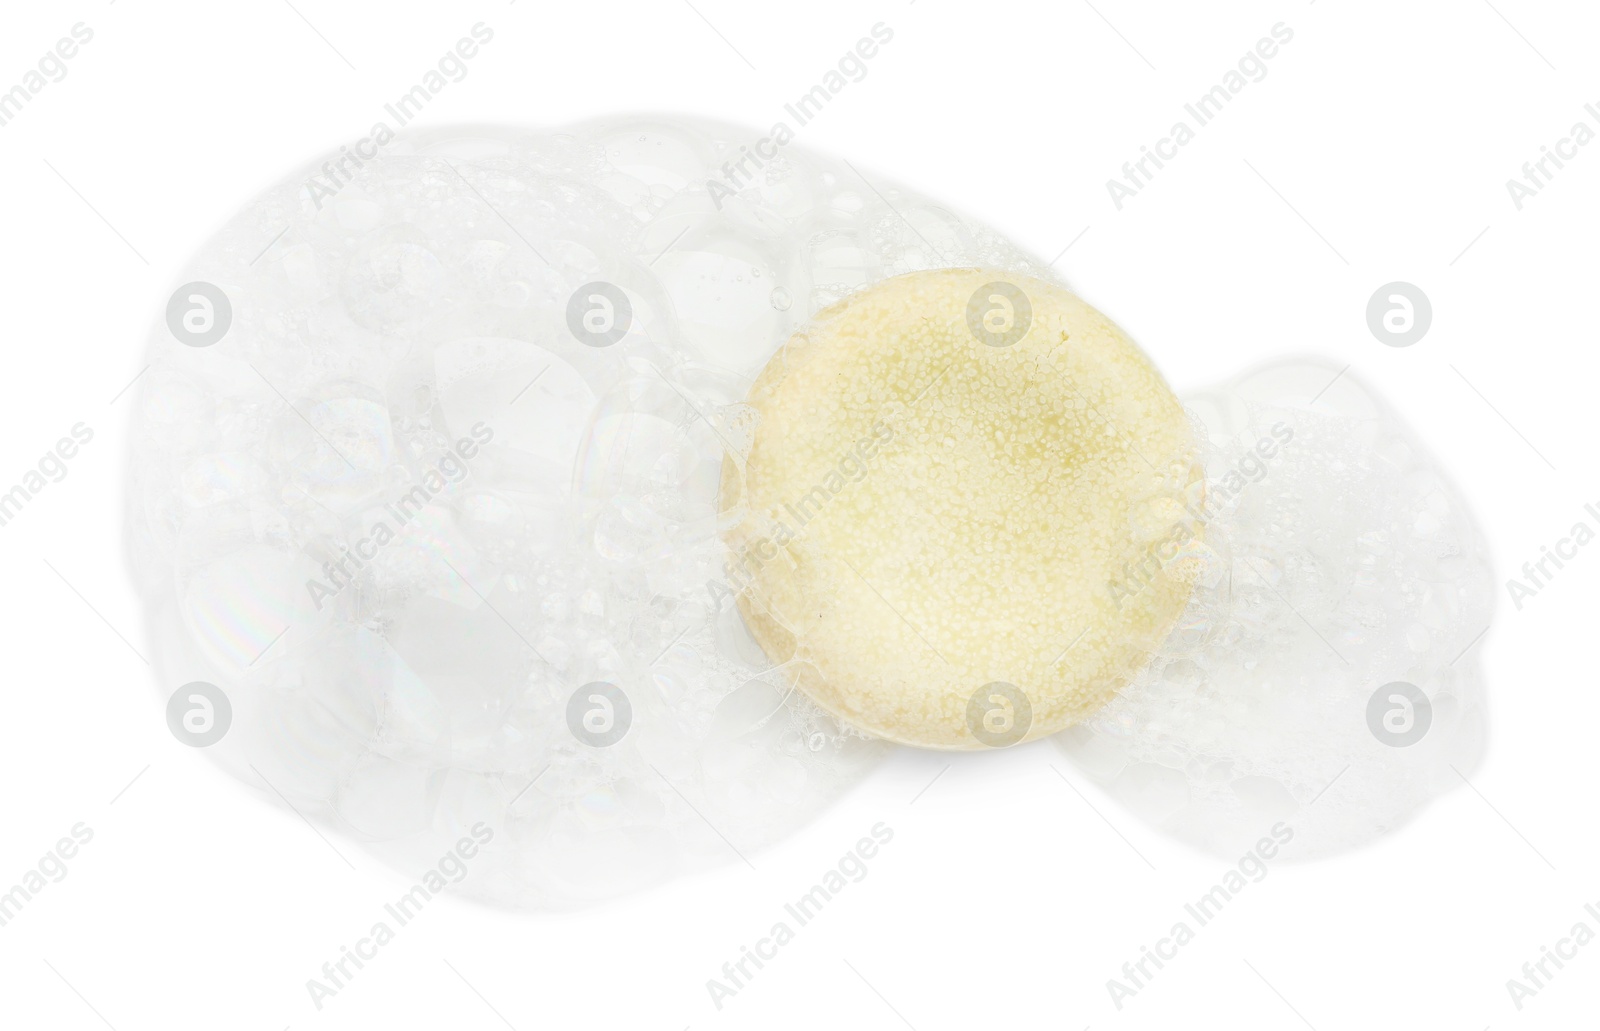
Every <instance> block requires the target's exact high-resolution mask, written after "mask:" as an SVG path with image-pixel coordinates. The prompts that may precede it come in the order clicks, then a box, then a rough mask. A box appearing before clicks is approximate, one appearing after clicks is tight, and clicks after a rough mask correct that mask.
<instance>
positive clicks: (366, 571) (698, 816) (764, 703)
mask: <svg viewBox="0 0 1600 1031" xmlns="http://www.w3.org/2000/svg"><path fill="white" fill-rule="evenodd" d="M746 138H747V137H746V135H745V134H744V133H742V132H741V131H740V130H737V129H731V128H728V127H724V126H715V125H708V124H701V123H693V122H687V121H683V120H677V119H673V120H670V121H667V120H658V119H657V120H647V121H640V120H630V121H609V122H600V123H594V124H589V125H583V126H578V127H576V128H570V129H565V130H562V131H560V132H554V133H536V132H532V131H522V130H507V129H458V130H449V131H435V132H427V133H419V134H417V135H413V136H408V137H404V138H402V139H400V140H397V141H396V142H394V143H393V144H391V145H390V146H389V147H387V148H386V149H385V150H384V151H383V152H382V153H381V154H380V155H379V156H378V157H377V158H374V159H370V160H367V161H366V162H365V163H364V164H363V166H362V167H361V168H359V169H358V170H353V175H352V177H351V179H350V181H348V182H342V183H341V184H340V188H339V189H338V191H337V192H336V193H333V194H332V195H331V196H328V195H327V192H328V191H326V190H322V189H314V188H311V187H308V185H307V184H308V182H309V181H310V179H311V177H312V176H313V175H319V174H320V172H321V169H320V166H321V162H320V161H318V162H313V163H311V165H310V166H309V167H308V168H307V169H306V170H304V171H303V172H301V173H299V174H297V175H295V176H292V177H291V178H290V179H289V180H288V181H286V182H284V183H282V184H281V185H279V186H276V187H274V188H272V189H270V190H268V191H267V192H266V193H265V194H264V195H263V196H262V197H260V198H259V199H258V200H256V201H254V202H253V203H251V204H250V205H249V206H248V207H247V208H246V209H245V211H244V212H243V213H242V214H240V215H239V216H238V217H237V218H235V219H234V220H232V222H230V223H229V224H228V226H227V227H226V228H225V229H224V230H223V231H222V232H221V233H220V234H219V235H218V236H217V237H216V238H215V239H214V240H213V241H211V242H210V243H209V244H208V245H207V246H206V248H205V249H204V251H203V252H202V253H201V255H200V256H199V257H198V258H197V260H196V261H195V262H194V264H193V265H192V266H191V268H190V269H189V270H188V273H187V274H186V276H185V280H186V281H189V280H193V281H198V282H203V283H210V284H214V285H215V286H217V287H220V288H221V289H222V290H223V291H224V293H225V294H226V297H227V299H228V301H229V302H230V303H231V306H232V323H231V327H230V328H229V330H228V332H227V334H226V335H225V336H224V337H223V338H222V339H221V341H220V342H218V343H215V344H213V345H210V346H188V345H186V344H184V343H180V342H179V341H178V340H177V339H175V335H174V333H173V332H172V331H170V330H169V329H168V327H167V326H166V325H165V324H163V325H161V326H160V327H159V329H158V330H157V331H156V332H155V334H154V336H153V339H152V342H151V346H150V358H149V360H150V364H151V368H150V371H149V373H148V374H147V375H146V376H145V378H144V380H143V382H142V384H141V387H140V392H139V408H138V412H137V416H136V421H137V431H136V435H135V443H134V447H133V457H132V477H131V481H132V486H131V490H130V492H129V502H128V505H129V509H128V521H127V525H128V535H129V540H130V550H131V553H132V560H133V565H134V568H135V572H136V579H137V582H138V584H139V586H140V589H141V591H142V593H143V595H144V596H145V598H146V600H147V605H148V611H149V614H150V627H151V634H152V636H153V638H154V640H155V654H156V665H157V668H158V669H159V671H160V678H161V684H162V685H163V690H164V693H167V692H171V691H172V690H174V689H175V688H176V687H177V686H178V685H180V684H184V683H187V682H189V681H196V680H203V681H208V682H211V683H214V684H216V685H218V686H220V687H222V688H223V689H224V690H225V691H226V693H227V694H228V696H229V698H230V700H231V702H232V708H233V724H232V727H231V729H230V730H229V732H228V734H227V736H226V737H225V738H224V739H223V741H222V742H221V743H220V744H218V745H216V746H214V747H213V748H212V749H211V752H212V754H213V755H215V756H216V757H217V758H218V759H219V761H221V762H223V763H224V764H225V765H227V766H228V767H229V768H230V769H231V770H232V771H233V772H234V773H235V774H236V775H237V776H239V777H240V778H241V779H243V780H244V781H246V782H247V783H249V784H251V785H252V786H253V787H256V788H257V789H259V790H260V791H262V792H263V793H264V794H265V795H267V796H268V797H276V796H277V795H278V794H280V793H281V795H282V797H283V798H285V799H286V800H287V801H288V802H289V803H291V804H292V805H293V806H295V807H296V808H297V809H298V810H300V811H301V812H303V813H306V814H307V815H308V816H312V817H314V818H318V819H320V820H323V821H329V822H332V823H334V824H336V825H339V826H341V827H343V828H344V829H345V830H346V831H348V832H349V833H350V834H352V835H354V836H356V837H358V838H361V839H363V840H366V841H369V842H370V843H372V845H373V847H374V848H375V849H377V850H378V851H380V852H382V853H383V854H385V855H386V856H388V857H389V858H391V859H392V861H393V862H395V863H396V864H398V865H399V866H400V867H401V869H402V870H404V871H406V872H408V873H414V872H415V871H419V870H423V869H425V868H427V867H428V866H430V865H431V864H432V863H434V862H435V861H436V860H437V857H438V856H439V855H440V854H443V853H444V852H446V851H448V850H449V849H450V848H451V847H452V845H454V843H455V842H456V841H457V840H458V839H460V838H462V837H464V836H467V835H468V834H469V833H470V832H471V830H472V828H474V827H475V826H477V825H478V824H480V823H481V824H482V825H483V826H484V827H485V828H487V829H488V830H490V831H492V833H493V841H492V843H491V844H490V845H489V846H488V847H487V848H486V849H485V851H484V854H483V855H482V856H481V857H480V858H478V859H476V860H475V861H474V863H473V866H472V874H471V877H470V878H469V879H468V881H467V882H466V885H465V886H464V888H463V889H461V890H465V891H469V892H472V893H475V894H478V895H480V896H483V897H486V898H490V899H495V900H500V901H505V902H510V903H519V904H527V905H534V906H567V905H574V904H581V903H584V902H588V901H592V900H595V899H599V898H604V897H607V896H611V895H615V894H618V893H620V892H623V891H626V890H629V889H631V888H634V887H637V886H639V885H643V884H648V883H651V882H653V881H656V880H658V879H660V878H661V877H664V876H667V875H669V874H671V873H674V872H677V871H682V870H686V869H693V868H696V867H701V866H704V865H707V864H712V863H723V862H738V861H739V859H738V856H740V855H742V856H746V857H748V856H749V854H750V853H751V852H752V851H753V850H755V849H758V848H760V847H762V846H764V845H766V844H769V843H771V842H773V841H775V840H777V839H778V838H780V837H782V836H783V835H784V834H786V833H788V832H790V831H792V830H793V829H794V828H795V827H797V826H798V825H800V824H801V823H803V822H804V821H806V820H807V819H809V818H810V817H811V816H812V815H813V814H815V813H816V812H817V811H818V809H819V808H820V807H821V806H823V805H824V804H826V803H827V802H828V801H829V800H830V799H832V798H834V797H836V796H837V795H838V794H839V793H840V792H842V791H843V790H845V789H846V788H847V787H848V786H849V785H850V784H851V783H853V782H854V781H855V780H857V779H858V778H859V777H861V776H862V775H863V774H864V772H865V771H866V770H867V769H869V768H870V767H871V765H872V764H873V763H874V762H875V761H876V760H877V759H878V758H879V757H880V756H881V755H882V754H883V752H884V748H885V746H884V745H883V744H881V743H879V742H876V741H873V740H870V739H869V738H868V737H867V736H866V735H864V734H862V733H860V732H857V731H855V730H852V729H851V728H849V727H847V726H844V725H842V724H840V723H839V722H837V721H836V720H835V719H834V718H833V717H831V716H829V715H828V714H826V713H824V712H823V711H822V710H820V709H819V708H817V707H816V706H815V705H813V704H812V703H811V702H809V701H808V700H807V699H805V698H804V697H803V696H802V695H800V694H799V693H797V692H795V691H794V690H793V689H792V688H791V686H790V678H789V677H788V675H787V673H786V672H785V671H784V670H783V669H781V668H780V664H777V663H774V662H773V661H772V660H770V659H769V658H768V657H767V656H766V655H765V654H764V653H763V652H762V650H761V649H760V647H758V646H757V645H756V644H755V642H754V641H753V640H752V638H751V637H750V635H749V633H748V631H747V630H746V629H745V627H744V625H743V623H742V621H741V619H740V618H739V615H738V613H737V611H736V608H735V605H734V594H735V591H734V590H732V589H730V588H729V585H728V584H727V583H726V582H725V581H726V579H727V573H726V569H725V565H724V563H725V552H724V548H723V545H722V543H721V540H720V537H719V529H720V526H719V517H718V511H717V489H718V483H719V474H720V470H721V466H722V462H723V459H724V457H725V455H726V454H728V453H729V452H730V449H732V450H738V449H740V448H743V447H745V446H746V445H747V442H748V434H749V428H748V425H746V423H747V422H748V410H747V409H746V408H745V407H744V406H743V405H742V401H743V399H744V397H745V395H746V393H747V391H748V389H749V387H750V384H751V382H752V380H753V377H754V375H755V373H756V372H757V371H758V370H759V369H760V368H761V367H762V365H763V364H764V363H765V362H766V361H767V359H768V358H769V357H770V356H771V355H772V354H773V352H774V351H775V350H776V349H777V348H778V346H779V345H780V344H781V343H782V342H783V341H784V340H786V339H787V338H788V337H789V336H790V334H791V333H792V332H793V331H794V330H795V329H796V328H797V327H799V326H801V325H803V324H804V323H805V322H806V321H807V320H808V319H809V318H810V317H811V315H812V314H814V313H815V312H816V311H817V310H818V309H820V308H821V307H823V306H825V305H828V304H831V303H833V302H835V301H837V300H839V299H840V298H841V297H844V296H845V295H846V294H848V293H850V292H851V291H853V290H856V289H858V288H860V287H862V286H864V285H867V284H870V283H873V282H876V281H878V280H879V279H882V278H884V277H887V276H892V275H896V274H899V273H903V272H909V271H914V270H918V269H923V268H930V267H942V266H944V265H947V264H955V265H988V266H994V267H1011V268H1019V269H1036V270H1037V269H1038V268H1039V266H1038V265H1037V263H1035V262H1032V261H1031V260H1030V259H1028V258H1026V257H1024V256H1023V255H1021V254H1019V253H1018V252H1017V251H1016V250H1015V249H1014V248H1012V247H1011V246H1010V245H1009V244H1007V243H1005V242H1004V241H1003V240H1002V239H1001V238H1000V237H998V236H997V235H996V234H994V233H993V232H992V231H989V230H987V229H985V228H983V227H981V226H977V225H974V224H973V223H971V222H969V221H968V220H965V219H963V218H961V217H959V216H957V215H955V214H953V213H951V212H950V211H948V210H947V209H945V208H943V207H941V206H939V205H937V204H934V203H933V202H931V201H929V200H927V199H925V198H922V197H919V196H917V195H915V194H913V193H911V192H909V191H906V190H904V189H902V188H900V187H898V186H896V185H894V184H892V183H889V182H883V181H874V182H873V183H871V184H870V185H869V184H868V183H867V182H866V181H864V180H863V179H861V178H860V177H859V176H858V175H857V174H856V173H855V172H854V171H853V170H851V169H850V168H848V167H847V166H845V165H843V164H842V163H839V162H837V161H832V160H827V159H824V158H821V157H819V156H817V155H815V154H812V153H809V152H807V151H806V150H804V149H803V148H801V147H797V146H788V147H785V148H784V149H783V150H782V152H781V153H780V154H779V155H778V156H777V157H775V158H774V159H772V160H770V161H768V162H767V163H766V164H765V165H764V167H763V168H762V169H761V170H760V173H759V175H757V176H756V177H755V178H754V180H753V181H751V182H749V183H747V184H746V185H745V186H744V187H742V188H741V189H739V190H738V191H737V193H736V194H735V195H734V196H725V195H723V194H725V192H726V191H725V189H724V190H722V191H719V192H716V193H713V192H712V191H709V190H708V189H707V187H706V184H707V182H708V181H709V180H711V179H712V178H715V177H717V173H716V171H715V170H716V169H717V168H718V167H720V166H721V165H722V164H723V163H724V162H725V161H727V160H728V159H729V158H730V157H733V156H736V155H737V154H738V153H739V152H740V144H741V142H743V141H744V140H745V139H746ZM593 284H601V286H600V287H598V288H596V289H594V290H580V287H589V286H592V285H593ZM606 287H610V288H611V289H613V290H617V291H620V295H621V297H622V298H623V299H624V302H623V303H624V304H625V305H626V306H627V307H628V309H630V313H629V316H628V317H627V318H616V317H615V315H616V310H615V301H614V297H613V299H612V300H611V301H609V302H605V303H612V304H613V311H612V316H613V318H611V320H610V324H611V326H613V327H615V326H622V327H623V328H622V330H621V331H620V333H619V334H618V335H617V338H616V339H615V341H614V342H608V343H606V344H603V345H599V346H596V345H594V344H593V341H592V338H591V340H590V341H588V342H580V340H579V338H578V336H577V334H576V333H575V332H574V330H573V328H572V323H571V321H570V318H571V316H570V315H569V307H570V306H572V305H573V304H574V303H576V306H577V307H576V310H577V312H578V315H579V317H580V318H582V317H583V316H584V315H585V314H586V313H589V312H592V311H593V310H595V309H594V305H595V304H599V303H602V302H595V301H593V297H594V296H595V295H596V294H597V293H599V294H605V293H606V289H605V288H606ZM575 297H576V301H575ZM601 322H604V320H601ZM580 326H581V327H583V328H584V330H585V332H588V331H589V325H588V324H587V323H581V322H580ZM596 326H601V323H596ZM601 328H603V327H601ZM341 563H342V568H340V564H341ZM313 585H315V586H313ZM606 683H609V684H613V685H616V686H617V687H618V688H620V689H621V691H622V693H623V695H624V696H625V698H626V703H627V707H628V708H629V709H630V710H631V725H630V726H629V728H628V730H627V732H626V733H625V734H624V735H623V736H622V737H621V739H620V740H619V741H617V742H615V743H613V744H608V745H596V744H591V743H586V741H585V740H582V739H580V736H579V733H578V731H577V730H575V729H573V727H574V726H576V727H578V728H583V729H585V730H586V731H587V730H588V729H591V728H592V727H600V726H603V725H604V724H605V723H606V721H607V720H610V721H611V723H612V725H613V726H614V725H615V721H616V720H618V719H623V718H624V717H621V716H619V715H618V712H619V711H620V709H619V707H618V705H617V703H616V702H615V701H611V700H596V699H604V698H605V692H604V691H603V690H602V689H600V688H590V687H589V686H588V685H591V684H606ZM574 695H577V696H578V699H577V703H576V705H577V708H576V709H570V708H569V702H570V700H571V699H572V698H573V697H574ZM607 706H610V712H609V715H608V713H607V711H606V707H607ZM569 714H570V715H569ZM585 719H588V720H590V722H589V723H585V722H584V720H585ZM574 721H575V722H574Z"/></svg>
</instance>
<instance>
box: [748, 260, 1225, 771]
mask: <svg viewBox="0 0 1600 1031" xmlns="http://www.w3.org/2000/svg"><path fill="white" fill-rule="evenodd" d="M749 404H750V406H751V407H752V408H753V409H754V410H755V413H756V415H757V416H758V418H757V420H756V423H755V428H754V431H753V443H752V444H751V446H750V448H749V451H748V454H747V455H742V456H737V457H735V458H731V459H730V460H729V461H728V463H727V464H726V467H725V470H724V476H723V490H722V495H723V502H722V504H723V510H724V513H725V516H726V518H727V520H728V522H729V523H730V524H731V527H730V528H729V529H728V530H727V531H726V534H725V541H726V543H727V545H728V547H729V550H730V557H729V563H728V566H729V575H730V577H731V578H732V579H733V581H734V583H735V586H736V588H737V589H738V601H739V606H740V610H741V612H742V614H743V615H744V618H745V621H746V623H747V625H748V626H749V628H750V630H751V632H752V633H753V635H754V636H755V638H756V640H757V641H758V642H759V643H760V645H761V647H762V648H763V649H764V650H765V651H766V653H767V655H768V657H769V658H771V659H772V660H773V661H774V662H776V663H782V664H785V667H784V668H785V669H786V670H787V671H788V672H789V674H790V675H791V677H792V679H793V681H794V683H796V684H797V685H798V686H799V687H800V688H801V689H802V690H803V691H805V692H806V693H807V694H808V695H809V696H810V697H811V698H813V699H814V700H815V701H816V702H817V703H818V704H820V705H821V706H822V707H823V708H825V709H827V710H828V711H830V712H832V713H833V714H834V715H836V716H838V717H839V718H841V719H843V720H845V721H847V722H849V723H851V724H853V725H854V726H856V727H858V728H860V729H862V730H865V731H867V732H869V733H872V734H875V735H878V736H881V737H884V738H887V739H890V740H894V741H898V742H901V743H904V744H910V745H921V746H926V747H932V748H955V749H960V748H979V747H984V746H1003V745H1010V744H1014V743H1017V742H1020V741H1027V740H1032V739H1034V738H1037V737H1041V736H1044V735H1047V734H1052V733H1055V732H1057V731H1059V730H1062V729H1063V728H1065V727H1068V726H1070V725H1071V724H1073V723H1075V722H1077V721H1079V720H1081V719H1083V718H1084V717H1085V716H1087V715H1088V714H1090V713H1092V712H1093V711H1094V710H1096V709H1097V708H1099V707H1100V706H1101V705H1103V704H1104V703H1105V702H1106V701H1107V700H1108V699H1109V698H1110V697H1111V696H1112V695H1113V694H1114V693H1116V692H1117V691H1118V690H1119V689H1120V688H1121V687H1122V686H1123V685H1125V684H1126V683H1127V682H1128V680H1129V678H1130V677H1131V676H1132V674H1134V673H1135V672H1137V670H1138V669H1140V668H1142V667H1143V665H1144V664H1145V663H1146V662H1147V661H1148V658H1149V655H1150V653H1151V651H1152V649H1154V648H1155V647H1156V646H1157V645H1158V644H1159V643H1160V642H1161V640H1162V639H1163V638H1164V637H1165V635H1166V634H1167V633H1168V631H1169V630H1170V629H1171V627H1172V625H1173V623H1174V622H1175V620H1176V619H1177V617H1178V615H1179V614H1180V613H1181V612H1182V610H1183V608H1184V606H1185V603H1186V602H1187V600H1188V597H1189V594H1190V592H1191V584H1190V582H1189V573H1188V570H1187V569H1186V567H1185V566H1184V564H1183V563H1182V561H1173V559H1174V558H1175V557H1178V556H1181V554H1182V553H1183V552H1184V550H1185V547H1186V545H1187V544H1189V543H1192V540H1193V537H1194V536H1195V535H1197V534H1198V533H1199V531H1200V527H1199V526H1198V525H1197V524H1196V521H1195V520H1194V519H1193V518H1192V517H1191V516H1190V515H1189V513H1190V512H1191V511H1195V510H1196V509H1195V506H1194V505H1193V504H1192V500H1193V496H1194V495H1193V492H1194V491H1195V490H1196V489H1197V486H1196V485H1197V483H1198V482H1199V477H1200V474H1199V471H1198V468H1197V466H1196V462H1195V444H1194V440H1193V435H1192V432H1191V429H1190V426H1189V423H1188V420H1187V417H1186V416H1185V414H1184V411H1183V408H1182V406H1181V405H1180V404H1179V402H1178V400H1177V398H1176V397H1174V395H1173V394H1172V391H1171V390H1170V389H1169V388H1168V387H1167V385H1166V383H1165V382H1164V381H1163V380H1162V378H1161V375H1160V374H1159V373H1158V372H1157V371H1156V369H1155V367H1154V366H1153V365H1152V364H1151V362H1150V360H1149V359H1148V358H1147V357H1146V356H1145V355H1144V354H1143V353H1142V352H1141V351H1140V350H1139V349H1138V347H1137V346H1135V345H1134V343H1133V342H1132V341H1131V340H1129V339H1128V337H1127V335H1126V334H1124V333H1123V332H1122V331H1121V330H1120V329H1118V328H1117V327H1116V326H1115V325H1114V324H1112V322H1111V321H1110V320H1109V319H1107V318H1106V317H1105V316H1104V315H1102V314H1100V313H1099V312H1098V311H1096V310H1095V309H1094V308H1092V307H1090V306H1089V305H1088V304H1086V303H1084V302H1083V301H1082V300H1081V299H1079V298H1078V297H1076V296H1075V295H1073V294H1072V293H1071V292H1070V291H1068V290H1067V289H1066V288H1065V287H1062V286H1060V285H1058V284H1055V283H1050V282H1045V281H1041V280H1036V279H1032V278H1028V277H1024V276H1018V275H1016V274H1014V273H1003V272H996V271H993V270H987V271H986V270H981V269H945V270H937V271H929V272H917V273H911V274H908V275H903V276H898V277H895V278H892V279H887V280H884V281H882V282H880V283H878V284H876V285H874V286H872V287H869V288H867V289H865V290H863V291H861V292H859V293H856V294H854V295H852V296H851V297H849V298H847V299H845V300H844V301H842V302H840V303H838V304H836V305H834V306H833V307H831V308H828V309H826V310H824V311H822V312H821V313H819V314H818V315H817V317H816V318H815V319H814V320H813V322H812V324H811V325H809V326H808V327H807V328H806V329H805V330H803V331H802V332H800V333H799V334H797V335H796V336H795V337H794V338H793V339H791V340H790V341H789V343H788V344H787V345H786V346H785V347H784V348H783V349H782V350H781V351H779V352H778V353H777V354H776V355H775V356H774V357H773V358H772V360H771V361H770V362H769V363H768V364H767V366H766V367H765V369H764V370H763V371H762V373H761V374H760V376H759V377H758V379H757V381H756V383H755V384H754V386H753V387H752V389H751V393H750V397H749Z"/></svg>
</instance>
